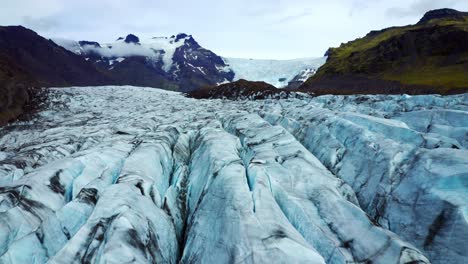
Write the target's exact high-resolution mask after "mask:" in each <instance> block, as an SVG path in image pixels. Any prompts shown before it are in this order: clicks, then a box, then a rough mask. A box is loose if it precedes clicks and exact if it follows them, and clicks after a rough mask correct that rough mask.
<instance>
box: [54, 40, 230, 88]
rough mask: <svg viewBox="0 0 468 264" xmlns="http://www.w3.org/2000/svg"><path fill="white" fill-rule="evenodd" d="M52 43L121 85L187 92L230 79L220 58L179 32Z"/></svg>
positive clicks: (228, 71) (227, 70)
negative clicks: (99, 40)
mask: <svg viewBox="0 0 468 264" xmlns="http://www.w3.org/2000/svg"><path fill="white" fill-rule="evenodd" d="M54 41H55V42H56V43H58V44H59V45H61V46H63V47H65V48H66V49H68V50H70V51H72V52H74V53H76V54H79V55H81V56H83V57H85V59H86V60H88V61H91V62H92V63H94V64H95V65H96V66H97V67H98V68H99V69H101V70H102V71H107V72H108V73H109V74H110V75H111V76H113V78H114V79H116V80H118V81H120V82H121V83H125V84H133V85H139V86H151V87H159V88H164V89H169V90H178V91H190V90H194V89H198V88H200V87H203V86H207V85H214V84H218V83H224V82H229V81H232V79H233V77H234V73H233V72H232V71H231V70H230V69H229V68H228V67H227V66H226V64H225V62H224V61H223V59H222V58H221V57H219V56H218V55H216V54H215V53H213V52H211V51H209V50H207V49H205V48H203V47H201V46H200V45H199V44H198V43H197V42H196V41H195V39H194V38H193V37H192V36H190V35H187V34H183V33H181V34H178V35H175V36H171V37H153V38H151V39H148V40H145V41H141V40H140V39H139V38H138V37H137V36H135V35H133V34H129V35H128V36H127V37H125V38H123V37H120V38H118V39H117V41H115V42H113V43H108V44H100V43H97V42H93V41H70V40H63V39H54Z"/></svg>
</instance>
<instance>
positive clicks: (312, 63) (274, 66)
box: [224, 57, 327, 88]
mask: <svg viewBox="0 0 468 264" xmlns="http://www.w3.org/2000/svg"><path fill="white" fill-rule="evenodd" d="M326 59H327V58H326V57H319V58H303V59H294V60H259V59H239V58H224V60H225V61H226V63H227V64H228V66H229V68H230V69H231V70H232V71H233V72H234V74H235V75H234V80H240V79H244V80H248V81H263V82H266V83H269V84H271V85H274V86H275V87H277V88H284V87H287V86H288V85H295V86H299V85H300V84H299V85H297V83H298V82H300V83H301V84H302V83H303V82H305V81H306V80H307V78H308V77H310V76H312V75H313V74H314V73H315V72H316V71H317V69H318V68H320V66H322V65H323V64H324V63H325V61H326ZM301 76H302V77H301Z"/></svg>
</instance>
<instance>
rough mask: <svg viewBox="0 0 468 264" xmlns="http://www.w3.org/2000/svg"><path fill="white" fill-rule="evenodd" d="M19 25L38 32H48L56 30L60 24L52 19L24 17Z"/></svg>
mask: <svg viewBox="0 0 468 264" xmlns="http://www.w3.org/2000/svg"><path fill="white" fill-rule="evenodd" d="M21 21H22V22H21V24H22V25H23V26H25V27H28V28H32V29H34V30H38V31H50V30H53V29H54V28H58V27H59V25H60V22H59V21H57V20H56V19H55V18H54V17H37V18H35V17H31V16H24V17H22V20H21Z"/></svg>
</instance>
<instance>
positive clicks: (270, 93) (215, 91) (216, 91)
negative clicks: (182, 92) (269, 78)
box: [188, 79, 304, 100]
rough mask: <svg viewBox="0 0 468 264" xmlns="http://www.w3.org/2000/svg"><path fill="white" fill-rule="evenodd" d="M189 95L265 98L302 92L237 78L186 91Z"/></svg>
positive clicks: (215, 97) (221, 97) (200, 97)
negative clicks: (228, 81) (236, 79)
mask: <svg viewBox="0 0 468 264" xmlns="http://www.w3.org/2000/svg"><path fill="white" fill-rule="evenodd" d="M188 96H189V97H193V98H197V99H217V98H218V99H232V100H239V99H251V100H257V99H265V98H278V99H279V98H288V97H298V96H304V94H301V93H297V92H294V91H292V90H285V89H278V88H276V87H274V86H273V85H271V84H268V83H266V82H252V81H247V80H243V79H241V80H238V81H235V82H230V83H225V84H221V85H218V86H212V87H205V88H202V89H198V90H195V91H192V92H190V93H188Z"/></svg>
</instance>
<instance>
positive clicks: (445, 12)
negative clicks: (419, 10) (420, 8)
mask: <svg viewBox="0 0 468 264" xmlns="http://www.w3.org/2000/svg"><path fill="white" fill-rule="evenodd" d="M467 16H468V12H460V11H458V10H455V9H450V8H442V9H435V10H431V11H428V12H426V14H424V16H423V17H422V18H421V20H419V22H418V24H422V23H426V22H429V21H431V20H433V19H447V18H450V19H455V20H462V19H464V17H467Z"/></svg>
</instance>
